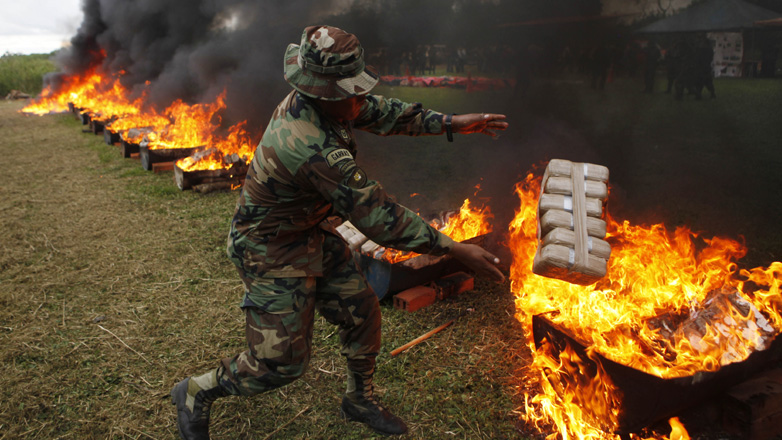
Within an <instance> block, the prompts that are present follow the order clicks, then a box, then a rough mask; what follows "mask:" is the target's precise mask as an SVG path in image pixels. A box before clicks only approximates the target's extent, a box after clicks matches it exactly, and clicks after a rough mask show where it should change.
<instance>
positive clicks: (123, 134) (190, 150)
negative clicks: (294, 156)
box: [68, 103, 250, 192]
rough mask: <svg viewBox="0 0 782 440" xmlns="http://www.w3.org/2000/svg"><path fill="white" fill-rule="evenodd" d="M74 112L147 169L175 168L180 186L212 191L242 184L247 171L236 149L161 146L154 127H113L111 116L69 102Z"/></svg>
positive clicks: (93, 129)
mask: <svg viewBox="0 0 782 440" xmlns="http://www.w3.org/2000/svg"><path fill="white" fill-rule="evenodd" d="M68 110H69V111H70V112H72V113H73V114H74V115H75V116H76V117H77V118H78V119H79V120H80V121H81V123H82V125H86V126H88V127H89V130H90V131H92V132H93V133H94V134H96V135H99V134H103V139H104V141H105V142H106V144H107V145H119V147H120V152H121V154H122V157H125V158H131V157H138V158H139V160H140V161H141V166H142V167H143V168H144V169H145V170H147V171H153V170H154V171H156V170H173V171H174V180H175V181H176V185H177V187H178V188H179V189H181V190H183V191H184V190H187V189H193V190H195V191H198V192H209V191H214V190H220V189H231V188H235V187H237V186H240V185H241V184H242V182H243V181H244V176H245V175H246V174H247V168H248V162H249V159H250V158H248V157H246V156H239V154H237V153H233V154H224V153H223V152H221V151H220V150H219V149H217V148H214V147H211V148H210V147H208V146H206V145H200V146H194V147H186V148H165V147H163V148H160V147H156V146H155V145H154V142H153V139H154V137H155V135H156V133H155V131H154V129H153V128H151V127H134V128H130V129H126V130H114V129H112V125H111V122H112V120H106V119H103V118H101V116H100V115H99V114H97V113H93V112H91V111H89V110H85V109H81V108H79V107H76V106H74V105H73V104H72V103H69V104H68ZM204 160H206V161H208V162H210V164H211V167H210V169H199V168H195V169H194V167H192V165H193V164H195V163H198V162H200V161H204Z"/></svg>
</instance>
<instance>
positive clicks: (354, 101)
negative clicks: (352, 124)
mask: <svg viewBox="0 0 782 440" xmlns="http://www.w3.org/2000/svg"><path fill="white" fill-rule="evenodd" d="M364 101H366V96H365V95H358V96H354V97H352V98H348V99H341V100H339V101H323V100H318V101H317V102H318V107H320V109H321V110H322V111H323V112H325V113H326V114H327V115H328V116H329V117H332V118H334V119H336V120H338V121H342V122H345V121H352V120H354V119H356V118H358V115H359V114H360V113H361V107H363V106H364Z"/></svg>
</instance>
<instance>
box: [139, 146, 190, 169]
mask: <svg viewBox="0 0 782 440" xmlns="http://www.w3.org/2000/svg"><path fill="white" fill-rule="evenodd" d="M205 148H206V146H200V147H190V148H150V143H149V142H147V141H144V142H141V144H140V145H139V149H138V152H139V157H140V158H141V167H142V168H144V169H145V170H147V171H152V165H153V164H156V163H163V162H176V161H177V160H179V159H184V158H186V157H188V156H192V155H193V154H194V153H196V152H198V151H201V150H203V149H205Z"/></svg>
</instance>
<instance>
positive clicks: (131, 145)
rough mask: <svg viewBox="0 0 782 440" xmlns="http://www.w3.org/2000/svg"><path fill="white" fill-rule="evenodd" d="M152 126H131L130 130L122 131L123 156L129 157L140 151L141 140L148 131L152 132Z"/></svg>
mask: <svg viewBox="0 0 782 440" xmlns="http://www.w3.org/2000/svg"><path fill="white" fill-rule="evenodd" d="M151 132H152V129H151V128H150V127H139V128H131V129H130V130H127V131H124V132H122V133H120V148H121V150H122V157H124V158H128V157H130V156H131V155H133V154H137V153H138V152H139V147H140V143H141V140H143V139H144V136H145V135H147V134H148V133H151Z"/></svg>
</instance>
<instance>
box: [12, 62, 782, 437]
mask: <svg viewBox="0 0 782 440" xmlns="http://www.w3.org/2000/svg"><path fill="white" fill-rule="evenodd" d="M660 84H661V83H660ZM716 86H717V93H718V98H717V99H716V100H708V99H707V100H703V101H695V100H693V99H692V98H690V97H688V98H687V99H685V100H684V101H682V102H675V101H674V100H673V98H672V97H671V96H670V95H666V94H663V93H655V94H652V95H644V94H641V93H640V88H641V84H640V79H639V80H632V79H625V78H621V79H617V80H616V81H615V82H613V83H611V84H609V85H608V86H607V89H606V90H605V91H595V90H591V89H590V88H589V87H588V85H587V84H586V83H585V82H584V80H583V79H582V78H576V77H573V78H558V79H547V80H545V81H544V80H540V81H538V82H536V83H535V84H534V85H533V88H532V90H531V92H530V94H529V95H527V96H525V97H524V98H523V99H521V100H513V99H511V96H510V93H509V91H507V90H505V91H495V92H485V93H474V94H467V93H465V92H464V91H455V90H443V89H437V90H430V89H405V88H399V87H396V88H390V87H378V90H377V91H378V92H379V93H381V94H385V95H390V96H396V97H400V98H402V99H406V100H417V101H421V102H423V103H424V104H425V105H426V106H430V107H432V108H436V109H441V110H448V111H454V112H457V113H462V112H467V111H496V112H504V113H506V114H507V115H508V120H509V122H510V123H511V124H512V127H511V129H509V130H508V132H506V133H504V134H503V135H502V136H501V137H500V139H499V140H490V139H488V138H483V137H478V136H470V137H468V136H459V135H457V136H456V141H455V142H454V143H453V144H448V143H447V142H445V139H444V138H443V137H425V138H417V139H407V138H405V139H394V138H388V139H377V138H375V137H369V136H361V138H360V139H359V144H360V146H361V147H360V149H361V154H360V155H359V157H358V161H359V162H360V163H361V164H362V166H364V167H365V168H366V170H367V172H368V174H369V175H370V177H372V178H375V179H377V180H379V181H381V182H383V183H384V184H385V186H386V187H387V188H388V189H389V191H390V192H392V193H393V194H396V195H397V197H398V198H399V199H400V201H402V202H403V203H405V204H409V205H410V206H412V207H416V208H420V209H421V210H422V212H431V211H434V210H438V209H446V208H452V207H455V206H458V204H460V203H461V201H462V200H463V199H464V198H467V197H471V196H472V194H473V192H474V191H475V190H474V186H475V185H476V184H480V185H481V187H482V192H481V194H482V195H484V196H491V197H492V199H491V202H490V205H491V206H492V209H493V210H494V211H495V212H496V213H497V217H498V218H497V222H496V223H497V229H498V230H502V228H503V227H505V226H504V225H503V222H502V220H503V219H504V218H506V217H507V216H508V215H509V213H512V211H513V209H514V208H515V207H516V206H517V205H518V201H517V200H514V196H513V195H512V193H511V190H512V187H513V184H515V183H516V182H517V181H518V180H519V178H520V176H523V175H524V174H525V173H526V172H527V171H528V170H529V169H531V168H532V167H533V166H534V165H536V164H539V163H541V162H542V161H545V160H546V159H550V158H554V157H556V158H564V159H571V160H576V161H592V162H596V163H602V164H605V165H608V166H609V168H610V170H611V184H612V193H611V200H610V202H609V206H608V209H609V210H610V211H611V212H612V214H614V215H615V216H616V217H619V218H628V219H630V220H631V221H633V222H639V223H644V222H646V223H650V222H664V223H666V224H667V225H671V226H676V225H689V226H691V227H692V228H693V229H695V230H698V231H703V233H704V235H705V236H709V235H713V234H721V235H728V236H732V237H737V236H738V235H739V234H742V235H744V236H745V237H746V241H747V244H748V247H749V248H750V249H749V255H748V257H747V259H748V260H749V261H750V263H748V264H754V263H757V264H756V265H767V264H768V263H770V262H771V261H779V260H780V258H782V255H780V254H782V235H781V234H780V232H779V230H778V227H777V226H776V224H777V223H778V222H777V219H778V218H780V214H782V212H781V210H782V204H780V203H779V202H780V197H779V195H778V194H777V193H778V189H779V188H780V187H782V185H781V184H782V181H781V179H782V177H780V173H779V169H780V165H782V150H781V149H780V148H779V145H780V144H781V142H780V140H782V133H781V132H780V130H782V129H780V125H779V124H778V114H777V109H778V103H779V102H782V101H781V99H782V81H779V80H718V81H716ZM21 107H22V103H10V102H2V103H0V153H1V154H2V155H3V157H4V175H3V178H2V180H0V212H2V214H0V245H1V246H2V252H0V362H2V366H3V368H4V371H5V374H4V375H3V377H2V378H0V439H11V438H23V439H28V438H29V439H32V438H77V439H92V438H95V439H106V438H138V439H142V438H151V439H173V438H176V427H175V425H174V418H175V413H174V408H173V406H172V405H171V404H170V402H169V397H168V392H169V390H170V388H171V387H172V386H173V385H174V384H175V383H176V382H177V381H179V380H181V379H182V378H183V377H185V376H187V375H190V374H194V373H199V372H202V371H205V370H206V369H209V368H212V367H214V366H215V365H216V362H217V361H218V360H219V359H220V358H222V357H225V356H231V355H233V354H235V353H237V352H239V351H241V350H243V348H244V334H243V328H244V327H243V326H244V323H243V317H242V315H241V313H240V310H239V309H238V307H237V305H238V302H239V300H240V298H241V294H242V287H241V284H240V282H239V279H238V277H237V276H236V273H235V270H234V268H233V266H232V265H231V263H230V262H229V261H228V259H227V258H226V256H225V253H224V246H225V239H226V234H227V232H228V226H229V222H230V217H231V215H232V213H233V207H234V204H235V201H236V197H237V194H236V192H225V193H212V194H207V195H199V194H195V193H193V192H190V191H185V192H182V191H179V190H178V189H177V188H176V186H175V185H174V182H173V178H172V175H171V173H162V174H153V173H149V172H146V171H143V170H142V169H141V167H140V165H139V163H138V161H134V160H130V159H123V158H121V157H120V154H119V152H118V150H117V149H116V147H110V146H107V145H105V144H104V143H103V140H102V137H96V136H94V135H92V134H91V133H82V132H81V128H82V126H81V125H79V124H78V123H77V121H76V120H75V119H74V118H73V117H72V116H70V115H58V116H47V117H43V118H39V117H31V116H25V115H22V114H19V113H18V112H17V111H18V110H19V109H20V108H21ZM411 193H418V194H420V195H419V196H415V197H410V194H411ZM505 224H507V223H505ZM509 289H510V287H509V285H508V284H507V283H506V284H504V285H494V284H491V283H487V282H484V281H481V280H478V282H477V283H476V289H475V291H474V292H471V293H466V294H462V295H460V296H457V297H455V298H451V299H449V300H446V301H444V302H440V303H437V304H435V305H433V306H431V307H428V308H426V309H423V310H421V311H418V312H416V313H412V314H409V313H403V312H399V311H397V310H395V309H393V308H392V307H391V305H390V304H389V303H387V302H384V303H383V304H382V309H383V315H384V316H383V338H384V339H383V346H382V350H381V354H380V357H379V358H378V370H377V384H378V386H379V394H380V396H381V398H382V401H383V402H384V403H385V404H386V405H387V406H389V407H390V408H392V409H393V410H394V411H395V412H396V413H397V414H399V415H400V416H402V417H403V418H404V419H405V420H406V421H407V422H408V424H409V425H410V428H411V431H410V434H408V435H407V436H406V437H405V438H415V439H511V438H513V439H516V438H533V437H536V435H533V434H525V433H527V432H528V431H527V430H526V429H525V428H524V427H523V425H522V423H521V422H520V421H519V419H520V417H519V413H518V411H519V408H520V407H521V406H522V403H523V399H522V397H521V394H522V393H523V392H525V391H534V389H528V388H527V387H528V385H527V384H528V383H529V382H528V381H529V379H530V378H529V377H527V376H526V371H527V368H528V366H529V365H528V364H529V358H530V354H529V352H528V348H527V347H526V342H525V339H524V335H523V334H522V332H521V330H520V327H519V324H518V323H517V322H516V321H515V318H514V317H513V314H514V312H515V309H514V303H513V295H512V294H511V293H510V292H509ZM467 309H473V310H474V311H473V312H471V313H467V314H466V315H465V316H463V317H462V318H460V319H459V320H457V322H456V323H455V324H454V325H453V326H451V327H449V328H448V329H447V330H445V331H443V332H441V333H440V334H438V335H436V336H435V337H433V338H431V339H430V340H428V341H427V342H426V343H424V344H421V345H419V346H417V347H415V348H413V349H411V350H410V351H409V352H407V353H405V354H403V355H401V356H398V357H394V358H391V357H390V356H389V352H390V351H391V350H393V349H394V348H396V347H398V346H401V345H402V344H404V343H406V342H408V341H409V340H411V339H413V338H415V337H417V336H419V335H421V334H423V333H425V332H427V331H428V330H430V329H432V328H434V327H436V326H437V325H439V324H442V323H444V322H445V321H447V320H448V319H450V318H452V317H455V316H457V315H459V314H460V313H462V312H464V311H465V310H467ZM316 321H317V322H316V325H315V334H314V342H313V356H312V360H311V363H310V368H309V370H308V372H307V373H306V375H305V376H304V377H303V378H302V379H301V380H299V381H297V382H296V383H294V384H292V385H291V386H288V387H286V388H283V389H281V390H279V391H276V392H272V393H269V394H267V395H263V396H257V397H255V398H251V399H236V398H230V399H225V400H221V401H219V402H218V403H216V404H215V406H214V408H213V421H212V431H211V432H212V436H213V438H216V439H234V438H251V439H269V438H275V439H366V438H373V436H372V434H371V433H370V432H369V431H368V430H366V429H365V428H363V427H362V426H358V425H355V424H349V423H346V422H343V421H342V420H340V418H339V416H338V412H337V407H338V404H339V401H340V393H341V392H342V389H343V387H344V380H345V372H344V361H343V359H342V358H341V357H340V355H339V354H338V348H337V346H338V341H337V337H336V335H335V331H334V330H335V329H334V328H333V327H332V326H330V325H328V324H327V323H325V321H324V320H322V319H321V318H319V317H318V318H316ZM545 434H548V433H545ZM696 438H698V437H696ZM702 438H709V437H702ZM721 438H728V437H721Z"/></svg>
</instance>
